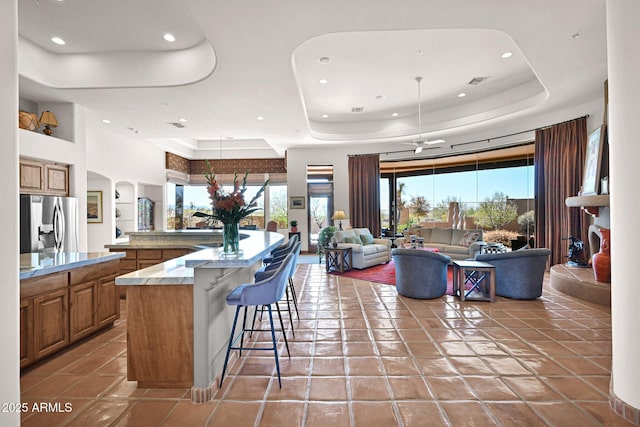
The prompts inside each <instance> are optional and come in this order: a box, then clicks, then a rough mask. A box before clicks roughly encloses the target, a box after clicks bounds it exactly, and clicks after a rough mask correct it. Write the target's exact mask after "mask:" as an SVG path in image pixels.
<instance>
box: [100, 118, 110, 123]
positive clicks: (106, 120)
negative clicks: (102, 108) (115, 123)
mask: <svg viewBox="0 0 640 427" xmlns="http://www.w3.org/2000/svg"><path fill="white" fill-rule="evenodd" d="M102 123H105V124H109V123H111V120H109V119H102Z"/></svg>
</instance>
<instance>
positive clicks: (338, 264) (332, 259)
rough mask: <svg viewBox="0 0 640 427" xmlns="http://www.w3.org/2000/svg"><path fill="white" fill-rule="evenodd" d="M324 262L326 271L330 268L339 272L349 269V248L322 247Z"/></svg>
mask: <svg viewBox="0 0 640 427" xmlns="http://www.w3.org/2000/svg"><path fill="white" fill-rule="evenodd" d="M324 256H325V258H324V263H325V268H326V269H327V272H329V271H331V270H332V269H335V270H339V271H340V273H344V272H345V271H348V270H351V248H331V247H326V248H324Z"/></svg>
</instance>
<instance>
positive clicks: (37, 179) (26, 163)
mask: <svg viewBox="0 0 640 427" xmlns="http://www.w3.org/2000/svg"><path fill="white" fill-rule="evenodd" d="M44 177H45V175H44V163H42V162H38V161H35V160H28V159H20V193H42V192H43V191H44Z"/></svg>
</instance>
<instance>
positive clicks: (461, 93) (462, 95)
mask: <svg viewBox="0 0 640 427" xmlns="http://www.w3.org/2000/svg"><path fill="white" fill-rule="evenodd" d="M465 96H467V94H466V93H464V92H460V93H459V94H458V98H464V97H465Z"/></svg>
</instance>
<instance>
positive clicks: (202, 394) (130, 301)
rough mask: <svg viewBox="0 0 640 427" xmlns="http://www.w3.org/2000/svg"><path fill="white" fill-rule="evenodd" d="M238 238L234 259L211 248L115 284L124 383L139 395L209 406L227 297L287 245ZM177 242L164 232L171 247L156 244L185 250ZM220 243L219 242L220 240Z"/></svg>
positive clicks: (253, 236)
mask: <svg viewBox="0 0 640 427" xmlns="http://www.w3.org/2000/svg"><path fill="white" fill-rule="evenodd" d="M156 233H157V232H156ZM207 233H208V234H214V236H215V234H216V233H220V232H216V231H207ZM242 234H243V235H244V238H243V239H242V240H241V241H240V249H241V250H242V253H241V254H240V255H239V256H232V257H225V256H224V255H223V254H222V251H221V248H219V247H211V248H207V249H202V250H199V251H197V252H194V253H190V254H188V255H185V256H182V257H179V258H176V259H172V260H169V261H165V262H163V263H161V264H157V265H154V266H151V267H148V268H144V269H142V270H138V271H134V272H131V273H128V274H125V275H122V276H119V277H118V278H116V285H118V286H122V287H124V288H125V289H126V298H127V312H128V318H127V379H128V380H129V381H137V382H138V386H139V387H151V388H154V387H157V388H176V387H192V401H193V402H205V401H208V400H210V399H211V397H212V396H213V393H214V392H215V389H216V385H215V377H216V375H218V374H219V373H220V371H221V370H222V363H223V362H224V356H225V351H226V346H227V341H228V338H229V333H230V330H231V324H232V322H233V313H234V310H232V309H230V308H229V307H228V306H227V304H226V296H227V294H228V293H229V292H231V290H233V289H234V288H235V287H236V286H238V285H240V284H242V283H252V282H253V281H254V280H253V274H254V272H255V271H256V270H257V269H258V268H259V267H260V265H261V264H262V259H263V258H264V257H265V256H266V255H267V254H269V253H270V252H271V250H272V249H274V248H275V247H277V246H279V245H280V244H282V243H283V241H284V237H283V236H282V235H281V234H278V233H271V232H266V231H250V230H246V231H244V230H243V231H242ZM156 235H157V234H156ZM178 236H180V234H176V233H175V232H167V235H166V236H164V237H167V238H170V240H171V241H170V242H169V241H167V240H166V239H164V238H159V239H157V240H158V242H159V243H156V244H157V245H162V247H164V246H166V245H167V244H174V245H179V244H182V243H181V242H180V239H179V238H178ZM217 237H219V239H220V241H221V238H222V235H221V233H220V234H219V236H217ZM213 241H214V242H215V237H214V239H213ZM160 242H161V243H160ZM130 243H132V242H130ZM147 244H150V243H147ZM159 247H160V246H159Z"/></svg>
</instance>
